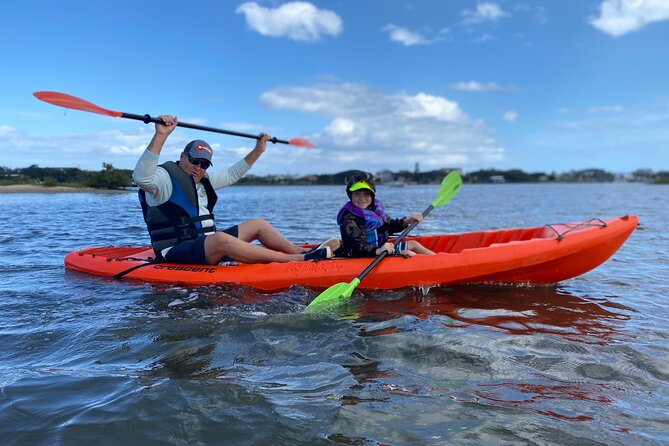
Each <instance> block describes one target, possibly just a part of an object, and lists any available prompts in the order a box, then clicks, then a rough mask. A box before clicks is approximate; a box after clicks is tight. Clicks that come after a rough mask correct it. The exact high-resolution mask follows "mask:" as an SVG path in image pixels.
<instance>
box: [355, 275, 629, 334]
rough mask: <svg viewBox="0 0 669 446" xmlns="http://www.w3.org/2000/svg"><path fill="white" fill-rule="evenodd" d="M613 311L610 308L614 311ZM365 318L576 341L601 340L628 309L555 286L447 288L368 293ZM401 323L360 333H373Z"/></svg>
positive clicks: (362, 311) (362, 302) (363, 309)
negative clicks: (416, 320) (434, 322)
mask: <svg viewBox="0 0 669 446" xmlns="http://www.w3.org/2000/svg"><path fill="white" fill-rule="evenodd" d="M614 310H615V311H614ZM359 311H360V314H361V319H362V320H365V321H372V320H389V319H393V318H397V317H400V316H401V315H407V314H410V315H413V316H416V317H418V318H420V319H428V318H436V319H438V320H439V323H441V324H442V325H444V326H446V327H449V326H451V327H467V326H470V325H479V326H488V327H494V328H497V329H500V330H503V331H505V332H507V333H510V334H534V333H553V334H557V335H559V336H562V337H564V338H566V339H570V340H573V341H576V342H585V343H594V344H606V343H608V342H611V341H612V340H613V339H614V335H616V334H619V332H620V330H621V329H622V328H623V326H624V325H623V324H622V323H621V321H625V320H628V319H629V314H628V313H629V312H634V310H633V309H632V308H629V307H626V306H624V305H621V304H619V303H614V302H611V301H610V300H609V299H593V298H586V297H578V296H575V295H573V294H570V293H569V292H567V291H564V290H561V289H560V288H559V287H534V288H529V287H468V286H463V287H453V288H432V289H430V290H429V292H428V293H427V295H423V294H422V293H421V292H418V291H416V290H400V291H397V292H387V291H386V292H378V293H369V296H368V297H365V298H362V299H360V303H359ZM400 330H401V327H392V328H384V329H381V331H380V332H376V331H373V332H366V333H365V334H366V335H368V336H370V335H378V334H381V333H388V332H392V331H400Z"/></svg>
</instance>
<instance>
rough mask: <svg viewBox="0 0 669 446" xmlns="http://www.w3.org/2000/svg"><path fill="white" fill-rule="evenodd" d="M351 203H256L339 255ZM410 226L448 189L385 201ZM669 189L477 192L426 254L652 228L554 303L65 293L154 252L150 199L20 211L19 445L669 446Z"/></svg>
mask: <svg viewBox="0 0 669 446" xmlns="http://www.w3.org/2000/svg"><path fill="white" fill-rule="evenodd" d="M342 189H343V188H335V187H309V188H307V187H281V188H278V187H275V188H269V187H235V188H228V189H226V190H224V191H223V192H222V193H221V194H220V196H221V199H220V200H219V203H220V209H219V212H218V213H217V214H218V217H219V220H221V222H220V223H219V225H220V226H221V227H223V226H226V225H227V224H232V223H235V222H237V221H239V220H241V219H243V218H245V217H250V216H257V217H263V218H266V219H268V220H269V221H271V222H273V223H275V224H276V226H277V227H278V228H280V230H282V232H284V233H285V234H287V235H288V236H289V238H291V239H292V240H294V241H297V242H301V241H315V240H321V239H325V238H326V237H329V236H332V235H336V234H337V233H338V231H337V229H336V227H335V224H334V216H335V214H336V211H337V210H338V208H339V206H340V205H341V204H342V203H343V197H344V193H343V190H342ZM379 189H380V190H379V194H380V197H381V198H383V199H385V201H386V207H387V209H388V210H389V213H390V214H391V215H395V216H399V215H400V214H406V213H411V212H420V211H422V210H423V209H424V208H425V207H426V206H427V205H428V204H429V203H430V202H431V201H432V200H433V199H434V195H435V194H436V190H437V188H436V186H425V187H422V186H415V187H406V188H391V187H380V188H379ZM667 203H669V187H666V186H647V185H641V184H605V185H494V186H483V185H475V186H473V185H465V186H464V187H463V189H462V191H461V192H460V194H459V195H458V196H457V197H456V198H455V199H454V200H453V201H452V202H451V203H450V204H448V205H447V206H445V207H443V208H438V209H436V210H435V211H433V213H432V214H431V215H430V216H429V217H428V219H427V220H426V221H425V222H424V224H422V225H421V226H419V228H418V229H417V231H416V232H417V233H418V232H420V233H440V232H458V231H462V230H478V229H490V228H504V227H520V226H535V225H542V224H546V223H561V222H567V221H574V220H582V219H587V218H590V217H613V216H619V215H625V214H638V215H639V216H640V222H641V223H640V227H639V228H638V229H637V230H636V231H635V232H634V233H633V234H632V236H631V238H630V239H629V240H628V241H627V243H626V244H625V245H624V246H623V247H622V248H621V249H620V251H618V253H616V254H615V255H614V257H613V258H612V259H610V260H609V261H608V262H607V263H605V264H604V265H602V266H600V267H599V268H597V269H596V270H594V271H592V272H590V273H588V274H586V275H584V276H582V277H579V278H576V279H572V280H569V281H566V282H564V283H562V284H560V285H558V286H554V287H542V288H482V287H452V288H432V289H429V290H426V289H423V290H420V289H405V290H400V291H392V292H387V291H385V292H384V291H377V292H365V293H364V294H363V293H360V292H356V294H355V295H354V299H353V300H352V302H351V305H350V306H348V307H346V308H344V309H342V310H341V314H339V315H338V316H334V315H331V316H327V317H313V316H304V315H303V314H301V310H302V309H303V308H304V306H305V305H306V304H307V303H308V302H309V301H310V300H311V299H313V298H314V297H315V296H316V295H317V292H316V291H312V290H307V289H304V288H301V287H299V286H294V287H292V288H291V289H289V290H286V291H285V292H281V293H277V294H260V293H257V292H255V291H253V290H250V289H245V288H240V287H224V286H211V287H201V288H181V287H165V286H162V287H154V286H150V285H147V284H141V283H131V282H127V281H116V280H105V279H100V278H95V277H92V276H86V275H82V274H78V273H72V272H66V271H65V270H64V268H63V256H64V255H65V254H66V253H67V252H69V251H71V250H73V249H78V248H82V247H87V246H94V245H105V244H146V242H147V235H146V231H145V228H144V225H143V222H142V219H141V214H140V211H139V208H138V205H137V203H136V198H135V196H134V194H127V195H126V194H121V195H105V194H61V195H58V194H54V195H49V194H19V195H0V218H2V222H3V226H2V231H1V232H0V296H1V298H0V346H1V352H2V361H1V362H0V389H1V393H0V444H3V445H53V444H64V445H71V444H82V445H84V444H103V445H104V444H110V445H118V444H126V445H131V444H144V445H148V444H151V445H160V444H175V445H196V444H235V445H252V444H304V445H314V444H315V445H318V444H323V445H326V444H345V445H377V444H390V445H417V444H427V445H431V444H435V445H442V444H472V445H477V444H502V445H505V444H539V445H542V444H545V445H555V444H564V445H589V444H593V445H594V444H607V445H630V444H634V445H635V446H636V445H660V444H669V344H668V339H669V250H668V249H667V248H668V247H669V243H668V241H669V235H667V227H669V211H668V210H667Z"/></svg>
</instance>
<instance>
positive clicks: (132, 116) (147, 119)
mask: <svg viewBox="0 0 669 446" xmlns="http://www.w3.org/2000/svg"><path fill="white" fill-rule="evenodd" d="M121 117H122V118H128V119H135V120H137V121H142V122H143V123H144V124H149V123H151V122H153V123H158V124H163V120H162V119H160V118H154V117H153V116H151V115H149V114H146V115H135V114H132V113H123V114H122V115H121ZM177 127H185V128H187V129H195V130H204V131H207V132H215V133H224V134H226V135H233V136H241V137H243V138H252V139H260V136H258V135H252V134H250V133H242V132H235V131H234V130H223V129H217V128H214V127H207V126H206V125H197V124H188V123H187V122H177ZM268 141H271V142H273V143H277V142H278V143H281V144H290V142H289V141H285V140H283V139H278V138H276V137H271V138H270V139H268Z"/></svg>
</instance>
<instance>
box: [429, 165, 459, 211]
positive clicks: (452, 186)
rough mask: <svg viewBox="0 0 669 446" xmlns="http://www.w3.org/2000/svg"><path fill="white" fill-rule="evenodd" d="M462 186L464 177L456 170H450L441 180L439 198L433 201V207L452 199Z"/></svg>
mask: <svg viewBox="0 0 669 446" xmlns="http://www.w3.org/2000/svg"><path fill="white" fill-rule="evenodd" d="M460 186H462V178H460V174H458V173H457V172H456V171H452V172H450V173H449V174H448V175H446V177H444V179H443V181H442V182H441V186H439V192H438V193H437V198H435V199H434V201H433V202H432V207H435V208H436V207H438V206H443V205H445V204H446V203H448V202H449V201H451V200H452V199H453V197H455V195H456V194H457V193H458V191H459V190H460Z"/></svg>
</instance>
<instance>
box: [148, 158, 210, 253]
mask: <svg viewBox="0 0 669 446" xmlns="http://www.w3.org/2000/svg"><path fill="white" fill-rule="evenodd" d="M160 167H162V168H163V169H165V170H166V171H167V173H169V175H170V180H172V195H170V198H169V199H168V200H167V201H166V202H165V203H163V204H160V205H158V206H149V205H148V203H147V202H146V192H144V191H143V190H142V189H140V190H139V202H140V204H141V205H142V214H144V221H145V222H146V227H147V228H148V230H149V236H150V237H151V245H152V246H153V250H154V251H155V253H156V258H158V259H162V255H161V252H162V251H163V250H164V249H166V248H169V247H171V246H174V245H176V244H177V243H179V242H180V241H182V240H190V239H195V238H197V237H198V236H199V235H201V234H203V233H205V232H213V231H216V226H215V224H214V225H212V226H207V227H205V228H203V227H202V222H203V221H206V220H211V221H212V223H214V221H213V220H214V206H215V205H216V200H218V196H217V195H216V192H215V191H214V188H213V187H212V185H211V182H210V181H209V179H208V178H206V177H202V179H201V180H200V182H201V183H202V185H203V186H204V189H205V191H206V192H207V198H208V200H209V201H208V204H207V209H208V210H209V214H207V215H199V214H200V211H199V201H198V197H197V189H196V187H195V181H193V178H192V177H191V176H190V175H188V174H186V172H184V171H183V170H182V169H181V168H180V167H179V166H178V165H177V163H174V162H172V161H168V162H166V163H163V164H161V165H160Z"/></svg>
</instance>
